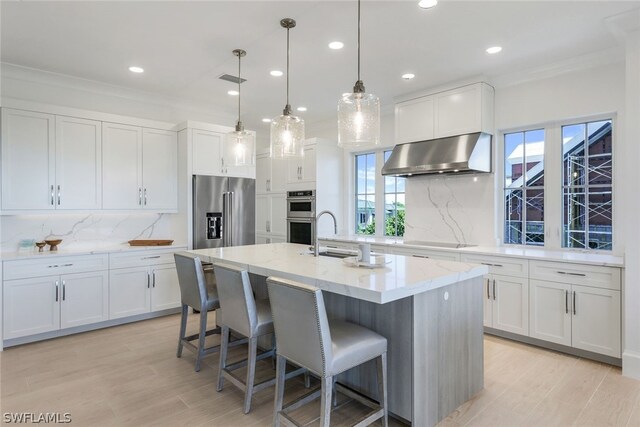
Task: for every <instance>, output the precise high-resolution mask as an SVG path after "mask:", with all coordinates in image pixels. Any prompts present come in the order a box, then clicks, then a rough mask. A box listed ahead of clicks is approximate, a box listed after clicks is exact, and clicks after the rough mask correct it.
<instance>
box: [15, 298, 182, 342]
mask: <svg viewBox="0 0 640 427" xmlns="http://www.w3.org/2000/svg"><path fill="white" fill-rule="evenodd" d="M175 313H180V307H177V308H169V309H167V310H161V311H154V312H152V313H144V314H138V315H136V316H130V317H122V318H119V319H113V320H106V321H104V322H99V323H92V324H90V325H82V326H77V327H75V328H69V329H61V330H58V331H51V332H45V333H43V334H36V335H29V336H26V337H20V338H12V339H8V340H4V342H3V343H2V344H3V347H4V348H9V347H13V346H16V345H22V344H28V343H32V342H36V341H44V340H48V339H51V338H58V337H64V336H67V335H73V334H79V333H82V332H88V331H95V330H96V329H104V328H110V327H112V326H118V325H124V324H127V323H132V322H139V321H141V320H147V319H153V318H155V317H161V316H167V315H169V314H175Z"/></svg>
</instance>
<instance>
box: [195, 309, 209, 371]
mask: <svg viewBox="0 0 640 427" xmlns="http://www.w3.org/2000/svg"><path fill="white" fill-rule="evenodd" d="M206 334H207V310H202V311H200V333H199V334H198V356H197V358H196V372H200V363H201V362H202V357H203V356H204V340H205V338H207V335H206Z"/></svg>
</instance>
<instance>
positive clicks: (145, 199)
mask: <svg viewBox="0 0 640 427" xmlns="http://www.w3.org/2000/svg"><path fill="white" fill-rule="evenodd" d="M144 205H145V206H147V189H146V188H145V189H144Z"/></svg>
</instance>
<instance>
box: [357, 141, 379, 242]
mask: <svg viewBox="0 0 640 427" xmlns="http://www.w3.org/2000/svg"><path fill="white" fill-rule="evenodd" d="M355 170H356V180H355V182H356V191H355V194H356V200H355V207H356V209H355V212H356V221H355V224H356V230H355V231H356V233H358V234H375V233H376V220H375V219H376V218H375V217H376V153H366V154H358V155H356V156H355Z"/></svg>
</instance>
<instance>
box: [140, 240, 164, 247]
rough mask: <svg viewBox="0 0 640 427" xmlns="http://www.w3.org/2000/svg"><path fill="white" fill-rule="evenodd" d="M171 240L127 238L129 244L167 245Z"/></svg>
mask: <svg viewBox="0 0 640 427" xmlns="http://www.w3.org/2000/svg"><path fill="white" fill-rule="evenodd" d="M172 243H173V240H129V245H131V246H169V245H171V244H172Z"/></svg>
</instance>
